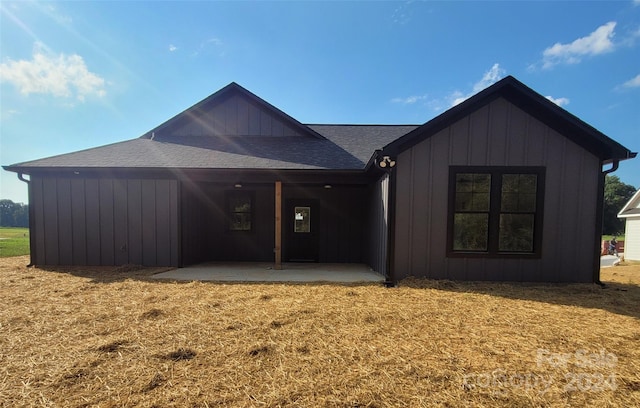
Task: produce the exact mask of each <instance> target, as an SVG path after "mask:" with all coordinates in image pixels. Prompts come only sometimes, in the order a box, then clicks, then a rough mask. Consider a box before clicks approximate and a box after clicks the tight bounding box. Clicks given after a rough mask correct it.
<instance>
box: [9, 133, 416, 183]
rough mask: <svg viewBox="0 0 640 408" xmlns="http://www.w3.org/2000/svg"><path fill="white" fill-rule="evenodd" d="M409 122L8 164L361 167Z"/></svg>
mask: <svg viewBox="0 0 640 408" xmlns="http://www.w3.org/2000/svg"><path fill="white" fill-rule="evenodd" d="M416 127H417V126H413V125H398V126H395V125H309V128H311V129H312V130H313V131H315V132H317V133H319V134H320V135H322V136H323V137H324V138H325V139H320V138H311V137H265V136H233V137H207V136H180V137H176V138H171V139H162V138H157V139H154V140H151V139H147V138H138V139H133V140H128V141H124V142H120V143H114V144H111V145H106V146H101V147H96V148H93V149H88V150H82V151H79V152H74V153H69V154H63V155H59V156H54V157H48V158H44V159H40V160H34V161H29V162H24V163H19V164H15V165H12V166H9V168H8V169H10V170H22V171H26V172H28V170H29V169H38V168H40V169H44V168H197V169H203V168H208V169H240V168H242V169H299V170H302V169H330V170H361V169H364V168H365V166H366V164H367V162H368V161H369V159H370V158H371V156H372V155H373V153H374V152H375V150H376V149H381V148H382V147H384V146H385V145H387V144H388V143H390V142H391V141H393V140H395V139H397V138H398V137H400V136H402V135H404V134H406V133H407V132H409V131H411V130H413V129H415V128H416Z"/></svg>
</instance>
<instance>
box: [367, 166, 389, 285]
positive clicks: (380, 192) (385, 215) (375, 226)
mask: <svg viewBox="0 0 640 408" xmlns="http://www.w3.org/2000/svg"><path fill="white" fill-rule="evenodd" d="M371 190H372V191H371V194H370V200H369V206H370V207H369V219H368V226H369V231H368V234H367V235H368V242H367V244H368V248H367V259H366V262H367V264H368V265H369V266H370V267H371V269H373V270H374V271H376V272H378V273H380V274H383V275H385V276H386V274H387V243H388V233H389V232H388V231H389V226H388V222H389V195H388V192H389V175H388V174H385V175H384V176H382V177H381V178H380V179H379V180H378V181H377V182H376V183H375V184H374V185H373V187H372V188H371Z"/></svg>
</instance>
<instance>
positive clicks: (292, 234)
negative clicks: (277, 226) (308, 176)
mask: <svg viewBox="0 0 640 408" xmlns="http://www.w3.org/2000/svg"><path fill="white" fill-rule="evenodd" d="M318 207H319V205H318V201H317V200H296V199H292V200H287V205H286V215H285V243H284V244H285V245H284V248H283V249H284V258H285V260H286V261H288V262H318V236H319V231H318V225H319V222H318Z"/></svg>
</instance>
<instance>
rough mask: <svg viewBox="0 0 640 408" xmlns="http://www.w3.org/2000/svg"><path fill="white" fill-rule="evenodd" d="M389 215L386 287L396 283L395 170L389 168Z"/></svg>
mask: <svg viewBox="0 0 640 408" xmlns="http://www.w3.org/2000/svg"><path fill="white" fill-rule="evenodd" d="M388 190H389V193H388V194H389V197H388V205H389V213H388V214H389V215H388V217H387V219H388V221H387V222H388V226H387V280H386V281H385V282H384V284H385V286H386V287H388V288H391V287H394V286H396V285H397V284H398V282H397V279H396V273H395V252H396V172H395V171H393V169H391V170H389V189H388Z"/></svg>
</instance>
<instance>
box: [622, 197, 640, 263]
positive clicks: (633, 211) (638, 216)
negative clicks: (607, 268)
mask: <svg viewBox="0 0 640 408" xmlns="http://www.w3.org/2000/svg"><path fill="white" fill-rule="evenodd" d="M618 218H624V219H625V227H624V259H626V260H630V261H640V190H638V191H636V193H635V194H634V195H633V197H631V199H630V200H629V201H628V202H627V203H626V204H625V205H624V207H622V209H621V210H620V212H619V213H618Z"/></svg>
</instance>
